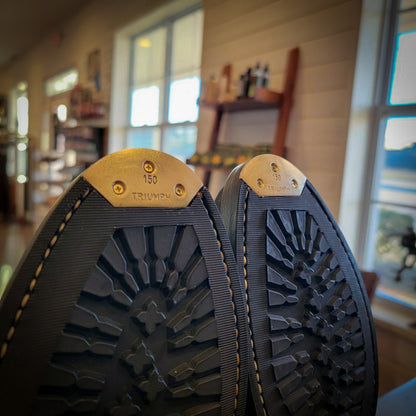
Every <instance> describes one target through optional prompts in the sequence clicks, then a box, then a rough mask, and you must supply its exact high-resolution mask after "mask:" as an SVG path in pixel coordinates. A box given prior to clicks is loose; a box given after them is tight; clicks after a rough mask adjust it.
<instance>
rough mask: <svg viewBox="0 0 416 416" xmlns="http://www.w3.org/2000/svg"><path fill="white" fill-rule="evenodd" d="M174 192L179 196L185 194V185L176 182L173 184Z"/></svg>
mask: <svg viewBox="0 0 416 416" xmlns="http://www.w3.org/2000/svg"><path fill="white" fill-rule="evenodd" d="M175 194H176V195H177V196H179V197H183V196H185V187H184V186H183V185H182V184H180V183H178V184H177V185H176V186H175Z"/></svg>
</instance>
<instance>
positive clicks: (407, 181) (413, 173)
mask: <svg viewBox="0 0 416 416" xmlns="http://www.w3.org/2000/svg"><path fill="white" fill-rule="evenodd" d="M376 198H377V199H378V200H379V201H387V202H394V203H395V204H402V205H413V206H415V207H416V117H392V118H389V119H388V120H387V124H386V130H385V139H384V157H383V158H382V169H381V175H380V179H379V186H378V192H377V196H376Z"/></svg>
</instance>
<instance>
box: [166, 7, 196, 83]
mask: <svg viewBox="0 0 416 416" xmlns="http://www.w3.org/2000/svg"><path fill="white" fill-rule="evenodd" d="M201 51H202V11H201V10H198V11H197V12H195V13H191V14H189V15H187V16H185V17H182V18H180V19H178V20H176V21H175V22H174V24H173V41H172V66H171V68H172V71H171V72H172V74H173V75H180V74H184V73H186V72H188V71H192V70H195V69H197V68H199V67H200V64H201Z"/></svg>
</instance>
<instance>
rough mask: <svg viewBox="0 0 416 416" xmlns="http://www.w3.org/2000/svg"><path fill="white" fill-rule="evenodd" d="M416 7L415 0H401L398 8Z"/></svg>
mask: <svg viewBox="0 0 416 416" xmlns="http://www.w3.org/2000/svg"><path fill="white" fill-rule="evenodd" d="M411 7H416V0H401V2H400V10H405V9H410V8H411Z"/></svg>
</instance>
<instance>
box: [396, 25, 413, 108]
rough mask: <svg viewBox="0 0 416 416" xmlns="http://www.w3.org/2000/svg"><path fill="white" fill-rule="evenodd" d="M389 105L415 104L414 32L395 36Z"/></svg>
mask: <svg viewBox="0 0 416 416" xmlns="http://www.w3.org/2000/svg"><path fill="white" fill-rule="evenodd" d="M396 48H397V49H396V53H395V60H394V63H393V83H392V87H391V92H390V104H409V103H416V53H415V51H416V31H413V32H405V33H401V34H399V35H398V36H397V43H396Z"/></svg>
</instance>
